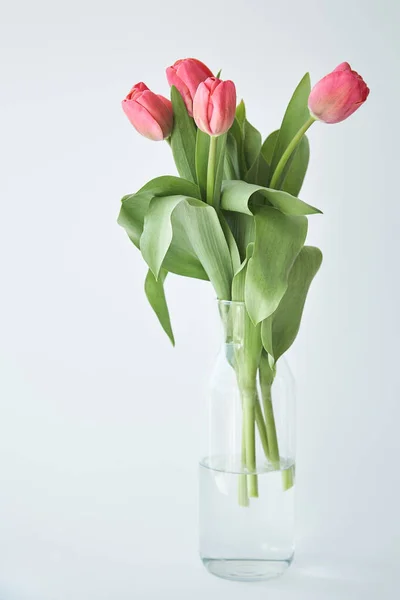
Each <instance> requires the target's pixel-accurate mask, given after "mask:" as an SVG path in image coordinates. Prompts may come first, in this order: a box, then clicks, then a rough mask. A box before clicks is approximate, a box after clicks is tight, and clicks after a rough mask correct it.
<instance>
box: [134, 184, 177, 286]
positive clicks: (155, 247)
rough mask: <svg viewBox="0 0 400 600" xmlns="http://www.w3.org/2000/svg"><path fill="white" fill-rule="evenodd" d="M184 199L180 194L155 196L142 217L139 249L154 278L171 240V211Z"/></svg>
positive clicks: (156, 276)
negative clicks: (142, 224) (142, 226)
mask: <svg viewBox="0 0 400 600" xmlns="http://www.w3.org/2000/svg"><path fill="white" fill-rule="evenodd" d="M184 199H185V196H182V195H179V196H162V197H161V198H160V197H158V196H155V197H154V198H153V199H152V200H151V202H150V206H149V210H148V213H147V215H146V217H145V219H144V229H143V233H142V237H141V238H140V250H141V252H142V255H143V258H144V260H145V261H146V262H147V264H148V265H149V267H150V269H151V271H152V272H153V274H154V277H155V278H156V279H158V274H159V272H160V269H161V266H162V264H163V262H164V258H165V255H166V254H167V252H168V249H169V247H170V245H171V242H172V235H173V229H172V222H171V217H172V213H173V211H174V210H175V208H176V207H177V206H178V204H180V203H181V202H182V200H184Z"/></svg>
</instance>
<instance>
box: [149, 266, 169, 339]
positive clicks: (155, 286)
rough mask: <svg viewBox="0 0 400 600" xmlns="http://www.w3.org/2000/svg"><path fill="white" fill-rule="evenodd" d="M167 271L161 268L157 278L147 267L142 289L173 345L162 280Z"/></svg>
mask: <svg viewBox="0 0 400 600" xmlns="http://www.w3.org/2000/svg"><path fill="white" fill-rule="evenodd" d="M167 273H168V272H167V271H166V270H165V269H161V271H160V275H159V277H158V279H156V278H155V277H154V275H153V273H152V272H151V271H150V269H149V271H148V273H147V276H146V279H145V282H144V291H145V293H146V296H147V299H148V301H149V303H150V306H151V307H152V309H153V310H154V312H155V313H156V315H157V317H158V320H159V321H160V324H161V327H162V328H163V329H164V331H165V333H166V334H167V336H168V337H169V339H170V340H171V343H172V345H173V346H175V339H174V334H173V332H172V327H171V319H170V316H169V311H168V305H167V301H166V298H165V292H164V281H165V278H166V276H167Z"/></svg>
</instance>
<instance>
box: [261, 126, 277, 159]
mask: <svg viewBox="0 0 400 600" xmlns="http://www.w3.org/2000/svg"><path fill="white" fill-rule="evenodd" d="M278 135H279V129H276V130H275V131H273V132H272V133H270V134H269V136H268V137H267V139H266V140H265V141H264V143H263V145H262V146H261V154H262V155H263V157H264V158H265V160H266V161H267V163H268V164H269V165H270V164H271V163H272V157H273V155H274V150H275V146H276V140H277V139H278Z"/></svg>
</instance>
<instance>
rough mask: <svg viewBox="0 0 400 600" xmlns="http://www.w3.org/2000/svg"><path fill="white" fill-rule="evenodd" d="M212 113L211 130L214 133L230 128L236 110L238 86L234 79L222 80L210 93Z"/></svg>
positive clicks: (218, 133)
mask: <svg viewBox="0 0 400 600" xmlns="http://www.w3.org/2000/svg"><path fill="white" fill-rule="evenodd" d="M210 104H212V107H213V109H212V113H211V118H210V120H209V127H210V130H211V131H212V132H213V134H214V135H220V134H221V133H225V131H228V129H230V127H231V125H232V123H233V121H234V119H235V110H236V88H235V84H234V83H233V81H221V82H220V84H219V85H218V86H216V87H215V88H214V91H213V93H212V94H210Z"/></svg>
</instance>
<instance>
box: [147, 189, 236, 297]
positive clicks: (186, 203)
mask: <svg viewBox="0 0 400 600" xmlns="http://www.w3.org/2000/svg"><path fill="white" fill-rule="evenodd" d="M176 231H180V232H185V233H186V235H187V241H188V243H190V246H191V249H192V252H193V256H194V257H197V260H198V261H199V262H200V263H201V265H202V268H203V270H204V272H205V273H206V276H207V277H208V278H209V279H210V281H211V283H212V284H213V286H214V288H215V290H216V293H217V296H218V297H219V298H221V299H226V300H229V299H230V293H231V282H232V277H233V268H232V260H231V255H230V252H229V247H228V244H227V242H226V239H225V236H224V233H223V230H222V227H221V224H220V222H219V219H218V215H217V213H216V211H215V209H214V208H213V207H212V206H209V205H207V204H205V203H204V202H202V201H201V200H198V199H197V198H189V197H185V196H166V197H154V198H153V199H152V200H151V202H150V207H149V211H148V213H147V215H146V217H145V223H144V229H143V234H142V237H141V240H140V249H141V251H142V255H143V258H144V259H145V261H146V262H147V264H148V265H149V267H150V269H151V270H152V272H153V274H154V275H155V277H156V278H158V274H159V272H160V269H161V266H163V267H164V268H168V270H171V271H172V268H171V267H170V266H168V267H167V266H166V264H167V263H166V262H165V258H166V257H167V256H168V253H169V251H170V248H171V242H173V239H174V235H175V232H176ZM189 240H190V242H189ZM172 266H175V265H172Z"/></svg>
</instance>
